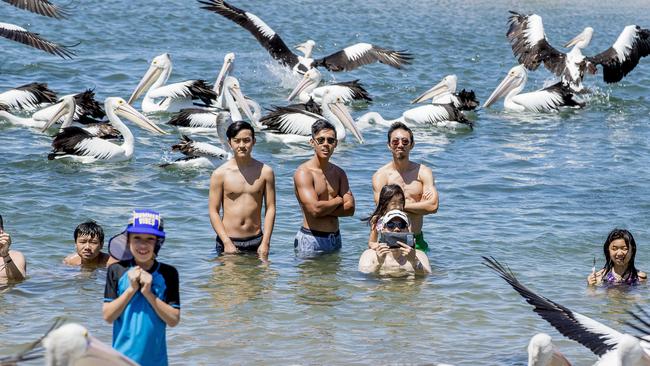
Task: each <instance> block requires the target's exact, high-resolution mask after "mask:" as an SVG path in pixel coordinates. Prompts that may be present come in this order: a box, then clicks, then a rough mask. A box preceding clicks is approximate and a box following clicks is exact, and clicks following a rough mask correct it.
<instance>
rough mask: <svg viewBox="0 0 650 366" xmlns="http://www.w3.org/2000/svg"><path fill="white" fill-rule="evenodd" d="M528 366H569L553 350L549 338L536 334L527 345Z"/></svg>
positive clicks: (559, 354)
mask: <svg viewBox="0 0 650 366" xmlns="http://www.w3.org/2000/svg"><path fill="white" fill-rule="evenodd" d="M528 366H571V363H569V361H568V360H567V359H566V358H565V357H564V356H563V355H562V354H561V353H560V352H559V351H558V350H557V349H556V348H555V346H554V345H553V342H552V340H551V336H549V335H548V334H545V333H538V334H535V335H534V336H533V338H531V339H530V342H529V343H528Z"/></svg>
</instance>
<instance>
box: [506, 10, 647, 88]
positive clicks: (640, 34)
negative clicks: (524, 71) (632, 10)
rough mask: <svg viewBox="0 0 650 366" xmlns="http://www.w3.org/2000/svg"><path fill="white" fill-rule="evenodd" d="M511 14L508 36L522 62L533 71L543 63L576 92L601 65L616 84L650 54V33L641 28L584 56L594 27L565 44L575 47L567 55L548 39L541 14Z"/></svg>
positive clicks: (605, 76) (631, 29)
mask: <svg viewBox="0 0 650 366" xmlns="http://www.w3.org/2000/svg"><path fill="white" fill-rule="evenodd" d="M511 13H512V15H511V16H510V20H509V25H510V27H509V29H508V33H507V37H508V40H509V41H510V44H511V45H512V51H513V53H514V54H515V56H516V57H517V59H518V60H519V63H520V64H523V65H524V66H526V68H528V69H529V70H535V69H537V68H538V67H539V65H540V64H542V63H543V64H544V66H545V67H546V68H547V69H549V70H550V71H551V72H553V73H554V74H555V75H557V76H561V77H562V79H563V80H564V81H566V82H568V83H570V85H571V86H572V87H573V88H574V89H575V90H582V79H583V77H584V75H585V72H590V73H592V74H594V73H596V70H597V68H596V67H597V66H598V65H601V66H602V68H603V80H604V81H605V82H606V83H616V82H619V81H621V79H623V77H624V76H626V75H627V74H628V73H629V72H630V71H632V70H633V69H634V68H635V67H636V65H638V63H639V60H640V59H641V57H645V56H647V55H648V54H650V30H648V29H643V28H641V27H639V26H637V25H628V26H626V27H625V28H624V29H623V31H622V32H621V34H620V35H619V36H618V38H617V39H616V42H614V44H613V45H612V46H611V47H610V48H608V49H607V50H605V51H603V52H601V53H599V54H597V55H595V56H591V57H588V56H584V55H583V54H582V49H584V48H586V47H587V46H588V45H589V42H591V38H592V36H593V32H594V30H593V28H591V27H587V28H585V29H584V30H583V31H582V32H581V33H580V34H579V35H578V36H576V37H574V38H573V39H572V40H571V41H569V42H568V43H567V44H565V47H573V48H572V49H571V51H569V53H563V52H560V51H558V50H556V49H555V48H553V46H551V45H550V43H549V42H548V39H546V34H545V33H544V25H543V23H542V18H541V17H540V16H539V15H537V14H529V15H523V14H519V13H515V12H511Z"/></svg>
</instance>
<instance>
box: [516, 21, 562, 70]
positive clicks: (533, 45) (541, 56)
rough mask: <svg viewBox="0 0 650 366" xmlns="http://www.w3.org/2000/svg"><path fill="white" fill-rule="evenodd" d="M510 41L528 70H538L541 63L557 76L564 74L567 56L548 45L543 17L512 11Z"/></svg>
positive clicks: (518, 57) (518, 58)
mask: <svg viewBox="0 0 650 366" xmlns="http://www.w3.org/2000/svg"><path fill="white" fill-rule="evenodd" d="M510 13H511V14H512V15H511V16H510V18H509V21H508V25H509V29H508V33H506V36H507V37H508V41H510V45H511V46H512V52H513V53H514V55H515V57H517V60H519V63H520V64H522V65H524V66H525V67H526V68H527V69H528V70H537V68H538V67H539V65H540V64H541V63H544V66H545V67H546V68H547V69H549V70H550V71H551V72H552V73H554V74H555V75H557V76H561V75H562V74H563V73H564V69H565V63H566V54H564V53H562V52H560V51H558V50H556V49H555V48H553V46H551V45H550V44H549V43H548V40H547V39H546V34H545V33H544V24H543V23H542V17H540V16H539V15H537V14H529V15H523V14H519V13H517V12H514V11H511V12H510Z"/></svg>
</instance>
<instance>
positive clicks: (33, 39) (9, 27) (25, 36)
mask: <svg viewBox="0 0 650 366" xmlns="http://www.w3.org/2000/svg"><path fill="white" fill-rule="evenodd" d="M0 37H4V38H7V39H10V40H12V41H15V42H19V43H22V44H25V45H28V46H30V47H33V48H37V49H39V50H41V51H45V52H47V53H51V54H53V55H56V56H59V57H62V58H72V57H73V56H75V53H74V52H73V51H72V50H71V49H70V47H68V46H62V45H59V44H56V43H54V42H50V41H48V40H47V39H45V38H42V37H41V36H40V35H39V34H38V33H33V32H30V31H28V30H27V29H25V28H23V27H19V26H17V25H14V24H9V23H2V22H0Z"/></svg>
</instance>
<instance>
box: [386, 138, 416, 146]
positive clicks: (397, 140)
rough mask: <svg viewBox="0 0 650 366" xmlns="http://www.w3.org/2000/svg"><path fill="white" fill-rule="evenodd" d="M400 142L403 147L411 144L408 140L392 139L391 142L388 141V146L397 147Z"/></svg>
mask: <svg viewBox="0 0 650 366" xmlns="http://www.w3.org/2000/svg"><path fill="white" fill-rule="evenodd" d="M400 142H401V143H402V145H404V146H408V145H410V144H411V140H409V139H392V140H390V144H391V145H393V146H398V145H399V143H400Z"/></svg>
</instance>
